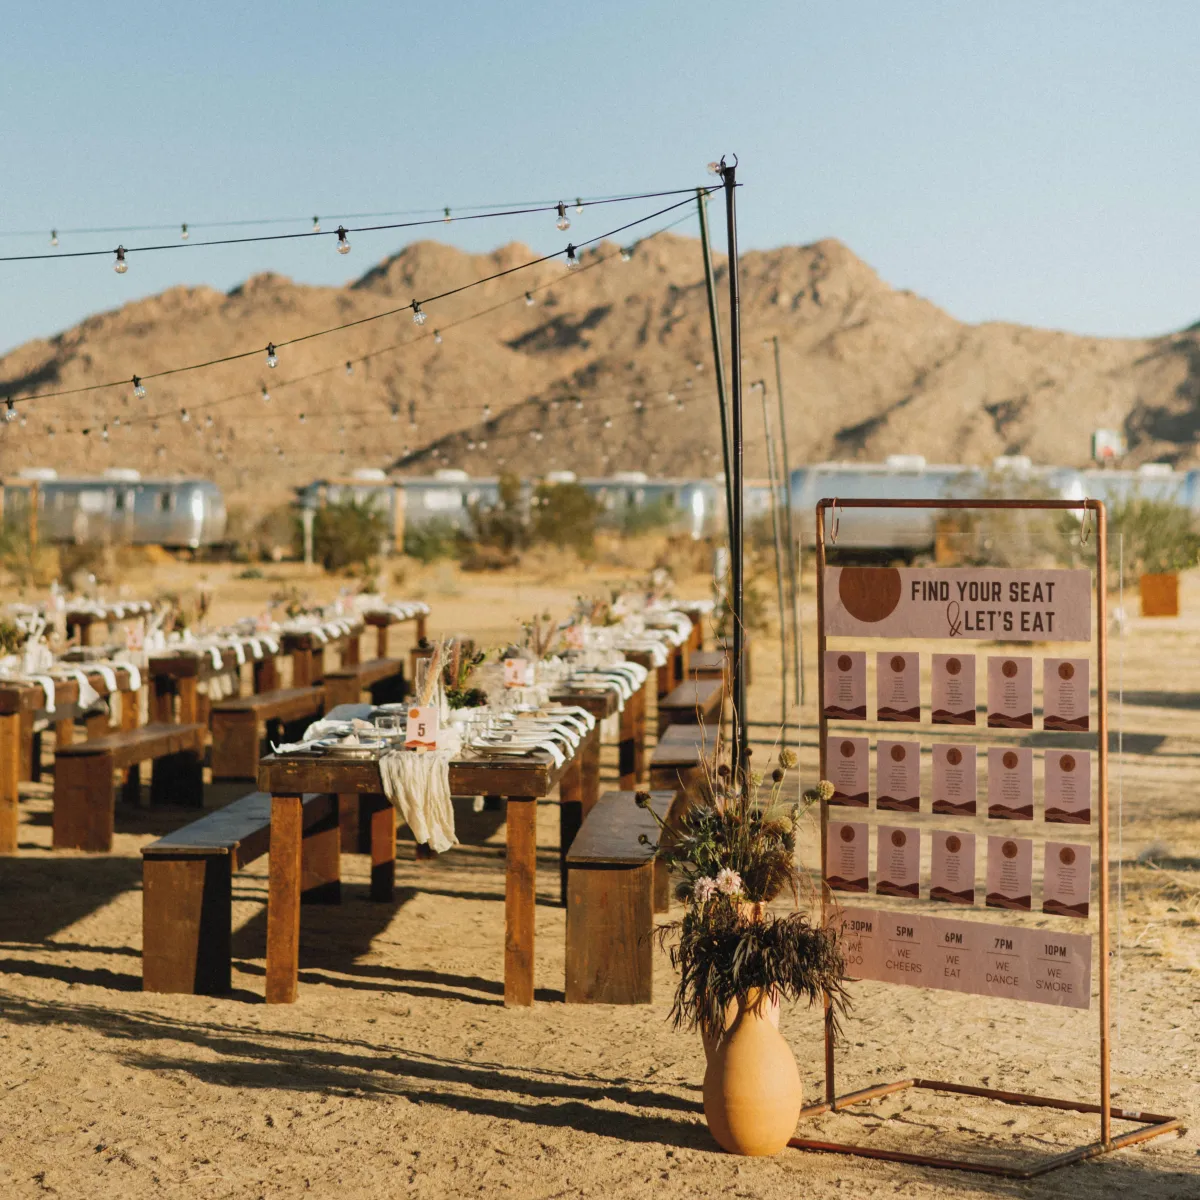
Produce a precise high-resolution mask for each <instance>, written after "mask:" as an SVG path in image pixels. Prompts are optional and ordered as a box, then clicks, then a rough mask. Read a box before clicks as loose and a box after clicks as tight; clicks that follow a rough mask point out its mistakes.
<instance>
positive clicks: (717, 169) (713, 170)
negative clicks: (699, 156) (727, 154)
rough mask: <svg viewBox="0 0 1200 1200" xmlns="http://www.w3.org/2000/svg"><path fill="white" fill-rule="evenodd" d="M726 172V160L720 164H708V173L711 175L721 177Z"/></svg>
mask: <svg viewBox="0 0 1200 1200" xmlns="http://www.w3.org/2000/svg"><path fill="white" fill-rule="evenodd" d="M724 170H725V160H724V159H722V160H721V161H720V162H710V163H709V164H708V173H709V174H710V175H720V174H721V173H722V172H723V171H724Z"/></svg>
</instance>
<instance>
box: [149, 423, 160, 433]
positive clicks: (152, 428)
mask: <svg viewBox="0 0 1200 1200" xmlns="http://www.w3.org/2000/svg"><path fill="white" fill-rule="evenodd" d="M150 429H151V431H152V432H153V433H157V432H158V422H157V421H155V422H154V424H153V425H151V426H150Z"/></svg>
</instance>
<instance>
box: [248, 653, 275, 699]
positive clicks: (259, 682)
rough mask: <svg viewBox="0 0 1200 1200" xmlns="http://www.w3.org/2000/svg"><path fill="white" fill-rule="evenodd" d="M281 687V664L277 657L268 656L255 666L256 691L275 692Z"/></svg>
mask: <svg viewBox="0 0 1200 1200" xmlns="http://www.w3.org/2000/svg"><path fill="white" fill-rule="evenodd" d="M278 687H279V663H278V662H277V661H276V659H275V655H273V654H268V655H267V656H266V657H265V658H260V659H259V660H258V661H257V662H256V663H255V664H254V690H255V692H256V693H261V692H273V691H275V689H276V688H278Z"/></svg>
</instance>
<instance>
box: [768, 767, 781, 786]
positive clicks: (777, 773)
mask: <svg viewBox="0 0 1200 1200" xmlns="http://www.w3.org/2000/svg"><path fill="white" fill-rule="evenodd" d="M771 779H772V780H773V781H774V782H775V783H782V782H783V768H782V767H776V768H775V770H773V771H772V772H771Z"/></svg>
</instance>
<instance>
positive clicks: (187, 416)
mask: <svg viewBox="0 0 1200 1200" xmlns="http://www.w3.org/2000/svg"><path fill="white" fill-rule="evenodd" d="M179 419H180V420H181V421H182V422H183V423H184V424H185V425H186V424H187V423H188V422H189V421H190V420H191V419H192V414H191V413H190V412H188V410H187V409H186V408H181V409H180V410H179Z"/></svg>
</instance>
